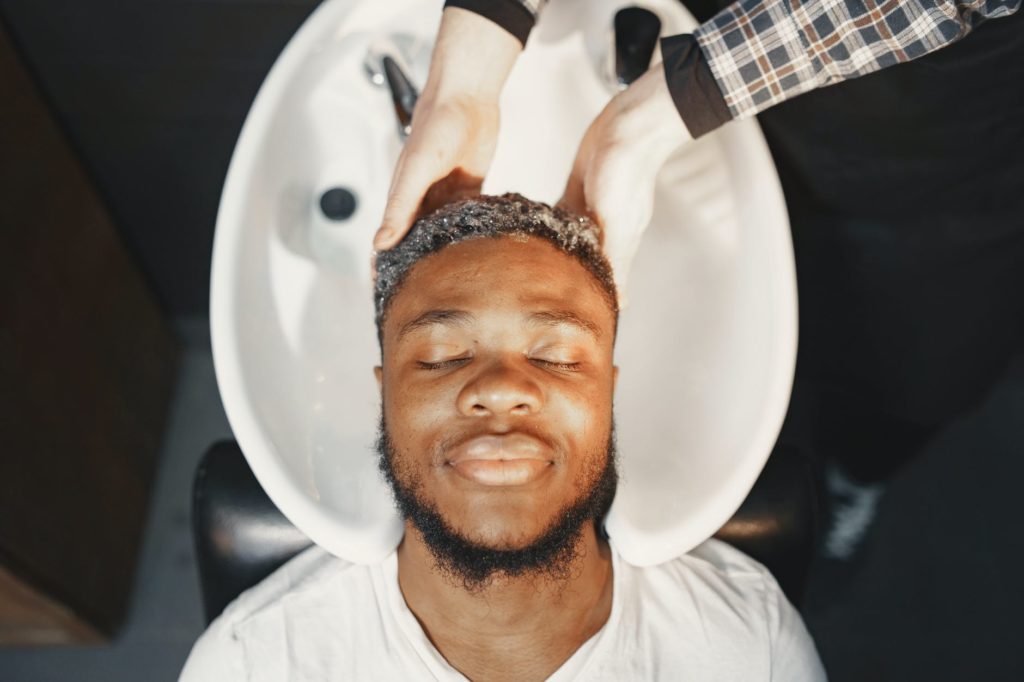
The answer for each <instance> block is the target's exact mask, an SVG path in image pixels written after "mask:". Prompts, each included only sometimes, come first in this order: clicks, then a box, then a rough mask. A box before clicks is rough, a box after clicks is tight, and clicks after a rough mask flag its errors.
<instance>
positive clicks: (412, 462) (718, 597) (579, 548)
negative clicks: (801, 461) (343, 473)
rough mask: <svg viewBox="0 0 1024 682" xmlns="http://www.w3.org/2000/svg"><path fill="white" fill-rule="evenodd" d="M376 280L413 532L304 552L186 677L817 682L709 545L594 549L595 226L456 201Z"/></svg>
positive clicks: (791, 634)
mask: <svg viewBox="0 0 1024 682" xmlns="http://www.w3.org/2000/svg"><path fill="white" fill-rule="evenodd" d="M377 275H378V276H377V281H376V293H375V295H376V299H375V303H376V306H377V324H378V334H379V338H380V342H381V366H380V367H378V368H376V369H375V372H376V375H377V379H378V382H379V384H380V388H381V398H382V409H381V411H382V416H381V428H380V437H379V440H378V451H379V455H380V464H381V470H382V472H383V474H384V476H385V477H386V479H387V480H388V481H389V483H390V485H391V488H392V490H393V493H394V496H395V499H396V502H397V504H398V507H399V509H400V510H401V512H402V514H403V516H404V518H405V519H406V532H405V536H404V538H403V540H402V542H401V544H400V545H399V547H398V549H397V550H396V552H395V553H393V554H392V555H390V556H389V557H388V558H387V559H385V560H384V561H383V562H382V563H381V564H378V565H372V566H359V565H354V564H350V563H348V562H345V561H343V560H341V559H336V558H333V557H330V556H328V555H326V554H325V553H324V552H323V551H322V550H319V549H315V548H314V549H311V550H308V551H307V552H305V553H303V554H301V555H299V556H298V557H297V558H295V559H293V560H292V561H291V562H289V563H288V564H286V565H285V566H284V567H283V568H282V569H280V570H279V571H278V572H277V573H275V574H274V575H272V576H271V577H270V578H268V579H267V580H265V581H264V582H263V583H261V584H260V585H258V586H257V587H255V588H254V589H252V590H250V591H249V592H247V593H245V594H243V595H242V596H241V597H240V598H239V599H238V600H236V602H234V603H233V604H232V605H231V606H229V607H228V609H227V610H226V611H225V612H224V614H223V615H222V616H221V617H220V618H218V619H217V620H216V621H215V622H214V623H213V624H212V625H211V627H210V629H209V630H208V631H207V633H206V634H205V635H204V636H203V637H202V639H201V640H200V641H199V642H198V643H197V644H196V647H195V649H194V650H193V653H192V655H191V657H190V659H189V662H188V663H187V664H186V668H185V671H184V672H183V675H182V680H184V681H185V682H196V681H200V680H211V681H212V680H216V682H226V681H229V680H290V681H292V682H300V681H302V680H336V679H395V680H417V679H439V680H455V679H464V678H469V679H474V680H477V679H479V680H484V679H486V680H503V679H508V680H540V679H552V680H574V679H578V680H678V679H692V680H738V681H739V680H741V681H743V682H748V681H753V680H770V679H771V680H786V681H787V682H801V681H804V680H821V679H824V671H823V670H822V667H821V663H820V661H819V659H818V656H817V653H816V651H815V649H814V645H813V643H812V642H811V639H810V637H809V635H808V634H807V631H806V629H805V628H804V625H803V623H802V621H801V620H800V617H799V615H798V614H797V613H796V611H795V610H794V609H793V607H792V606H791V605H790V604H789V602H788V601H787V600H786V598H785V596H784V595H783V594H782V592H781V590H780V589H779V587H778V585H777V584H776V582H775V580H774V579H773V578H772V576H771V575H770V574H769V573H768V572H767V571H766V570H765V569H764V568H763V567H762V566H760V565H759V564H757V563H756V562H754V561H752V560H751V559H749V558H748V557H746V556H744V555H743V554H742V553H740V552H738V551H737V550H735V549H732V548H730V547H729V546H728V545H725V544H723V543H721V542H718V541H715V540H709V541H707V542H706V543H704V544H703V545H701V546H699V547H698V548H696V549H695V550H694V551H692V552H690V553H689V554H686V555H683V556H680V557H678V558H676V559H674V560H672V561H669V562H667V563H665V564H662V565H660V566H654V567H647V568H637V567H634V566H630V565H628V564H626V563H625V562H624V561H622V560H621V559H620V558H619V557H618V555H617V553H616V551H615V538H614V537H612V538H608V537H606V536H605V535H604V533H603V531H602V528H601V519H602V517H603V516H604V513H605V512H606V510H607V508H608V505H609V504H610V502H611V499H612V496H613V494H614V490H615V484H616V469H615V458H616V455H615V446H614V443H615V441H614V435H613V434H614V428H613V419H612V395H613V390H614V385H615V378H616V374H617V368H616V367H615V366H614V365H613V364H612V351H613V346H614V340H615V332H616V324H617V319H618V305H617V298H616V291H615V285H614V283H613V280H612V276H611V270H610V267H609V265H608V262H607V261H606V260H605V258H604V256H603V255H602V252H601V249H600V245H599V242H598V238H597V232H596V230H595V228H594V226H593V224H592V223H591V222H590V221H589V220H587V219H585V218H579V217H576V216H574V215H572V214H569V213H566V212H564V211H561V210H552V209H551V208H549V207H547V206H545V205H543V204H537V203H534V202H531V201H528V200H526V199H524V198H523V197H520V196H518V195H505V196H503V197H480V198H477V199H471V200H467V201H463V202H459V203H455V204H452V205H449V206H446V207H444V208H442V209H441V210H439V211H437V212H435V213H433V214H432V215H430V216H428V217H426V218H422V219H420V220H419V221H417V223H416V224H415V226H414V227H413V228H412V230H411V231H410V233H409V234H408V236H407V237H406V238H405V239H404V240H403V241H402V243H401V244H399V245H398V246H396V247H395V248H394V249H392V250H390V251H388V252H386V253H382V254H380V256H379V258H378V261H377ZM626 371H628V368H627V370H626ZM627 456H628V455H627Z"/></svg>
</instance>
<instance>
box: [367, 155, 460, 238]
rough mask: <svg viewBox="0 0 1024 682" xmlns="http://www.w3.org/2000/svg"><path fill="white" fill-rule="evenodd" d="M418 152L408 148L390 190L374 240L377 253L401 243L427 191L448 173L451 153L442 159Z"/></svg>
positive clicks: (438, 156)
mask: <svg viewBox="0 0 1024 682" xmlns="http://www.w3.org/2000/svg"><path fill="white" fill-rule="evenodd" d="M416 152H417V150H415V149H411V148H406V150H405V152H403V154H402V157H401V158H400V159H399V161H398V168H396V170H395V175H394V179H393V180H392V182H391V189H390V190H389V191H388V200H387V205H386V206H385V207H384V217H383V218H382V219H381V226H380V229H379V230H377V234H376V235H374V238H373V248H374V249H375V250H377V251H384V250H386V249H390V248H391V247H392V246H394V245H395V244H397V243H398V242H400V241H402V238H403V237H404V236H405V233H406V232H408V231H409V228H410V227H412V223H413V221H414V220H415V218H416V214H417V212H418V211H419V208H420V206H421V205H422V203H423V199H424V197H425V196H426V194H427V190H429V189H430V187H431V185H433V184H434V183H435V182H436V181H438V180H440V179H441V177H442V176H443V175H444V174H445V173H444V167H445V165H446V162H447V161H448V159H447V158H444V157H447V156H448V154H444V155H443V157H442V156H441V155H437V154H422V153H419V154H418V153H416Z"/></svg>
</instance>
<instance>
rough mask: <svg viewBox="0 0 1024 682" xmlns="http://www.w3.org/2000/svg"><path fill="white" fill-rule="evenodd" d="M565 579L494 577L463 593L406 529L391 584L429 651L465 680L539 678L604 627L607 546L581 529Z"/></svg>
mask: <svg viewBox="0 0 1024 682" xmlns="http://www.w3.org/2000/svg"><path fill="white" fill-rule="evenodd" d="M577 549H578V550H579V551H578V552H577V559H576V560H575V563H574V565H573V566H572V570H570V571H569V572H568V575H569V577H568V578H565V579H559V580H556V579H551V578H546V577H538V576H536V575H526V576H522V577H509V576H506V575H501V574H499V575H496V576H494V577H492V578H491V579H490V580H489V581H488V582H487V583H486V584H485V585H484V586H483V587H482V588H481V589H480V590H474V591H473V592H468V591H466V589H465V588H463V587H462V586H460V585H459V584H458V583H457V582H456V581H454V580H452V579H451V578H450V577H448V576H447V575H445V574H443V573H441V572H440V571H438V570H437V569H436V568H435V562H434V558H433V556H432V555H431V554H430V551H429V549H428V548H427V546H426V544H425V543H424V542H423V538H422V536H421V535H420V534H419V532H418V531H417V530H416V529H415V528H413V527H412V526H411V525H408V524H407V527H406V533H405V538H404V539H403V540H402V544H401V545H400V546H399V548H398V582H399V586H400V587H401V589H402V595H403V596H404V598H405V601H406V603H407V604H408V605H409V609H410V610H411V611H412V612H413V614H415V616H416V618H417V620H419V622H420V625H421V626H422V627H423V629H424V630H425V631H426V633H427V636H428V637H429V638H430V641H431V642H432V643H433V644H434V646H435V647H436V648H437V649H438V651H440V652H441V654H442V655H443V656H444V657H445V659H447V661H448V662H449V663H450V664H451V665H452V666H453V667H454V668H456V669H457V670H458V671H459V672H461V673H462V674H464V675H465V676H466V677H468V678H470V679H489V680H490V679H493V680H502V679H519V680H522V679H545V678H547V677H548V676H550V675H551V674H552V673H553V672H554V671H555V670H557V669H558V668H559V667H560V666H561V665H562V664H563V663H564V662H565V661H566V660H567V659H568V658H569V657H570V656H572V654H573V653H574V652H575V651H576V650H577V649H578V648H579V647H580V645H582V644H583V643H584V642H585V641H587V639H589V638H590V637H591V636H593V635H594V634H595V633H596V632H597V631H598V630H600V629H601V627H602V626H603V625H604V623H605V622H606V621H607V620H608V616H609V614H610V613H611V603H612V564H611V550H610V549H609V547H608V544H607V543H606V542H605V541H603V540H600V539H599V538H598V537H597V533H596V532H595V530H594V527H593V524H587V527H586V528H585V529H584V532H583V534H582V536H581V537H580V540H579V545H578V547H577Z"/></svg>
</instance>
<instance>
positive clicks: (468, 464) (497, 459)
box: [445, 433, 553, 486]
mask: <svg viewBox="0 0 1024 682" xmlns="http://www.w3.org/2000/svg"><path fill="white" fill-rule="evenodd" d="M445 463H446V464H448V465H449V466H451V467H452V468H453V469H454V470H455V472H456V473H457V474H459V475H460V476H461V477H462V478H465V479H467V480H469V481H472V482H474V483H478V484H481V485H487V486H515V485H525V484H526V483H530V482H531V481H534V480H536V479H537V478H539V477H540V476H542V475H544V473H545V472H547V471H548V470H549V469H550V467H551V465H552V463H553V462H552V458H551V453H550V449H549V448H548V446H547V445H545V444H544V443H543V442H542V441H540V440H538V439H537V438H534V437H533V436H529V435H527V434H525V433H508V434H500V435H496V434H484V435H480V436H476V437H473V438H470V439H469V440H466V441H464V442H462V443H460V444H459V445H457V446H456V447H455V448H453V449H452V450H451V451H450V452H449V453H448V456H447V458H446V462H445Z"/></svg>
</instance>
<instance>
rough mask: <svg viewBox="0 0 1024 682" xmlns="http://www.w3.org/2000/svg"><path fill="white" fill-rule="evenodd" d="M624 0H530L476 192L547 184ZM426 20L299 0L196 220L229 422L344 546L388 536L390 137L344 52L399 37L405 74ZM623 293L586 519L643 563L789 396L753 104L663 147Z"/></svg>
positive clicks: (291, 512) (681, 16)
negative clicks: (203, 220) (335, 194)
mask: <svg viewBox="0 0 1024 682" xmlns="http://www.w3.org/2000/svg"><path fill="white" fill-rule="evenodd" d="M624 4H627V3H623V2H615V1H613V0H607V1H605V0H589V1H586V2H584V0H566V1H565V2H558V3H551V5H550V6H549V7H548V8H547V9H546V11H545V13H544V15H543V16H542V18H541V21H540V23H539V24H538V26H537V28H536V29H535V31H534V33H533V36H532V37H531V40H530V44H529V47H528V49H527V50H526V51H525V52H524V53H523V55H522V56H521V57H520V58H519V61H518V63H517V65H516V67H515V69H514V70H513V73H512V75H511V77H510V79H509V82H508V84H507V86H506V89H505V92H504V94H503V98H502V133H501V137H500V138H499V141H498V147H497V152H496V155H495V160H494V165H493V168H492V172H491V174H490V175H489V176H488V179H487V182H486V184H485V186H484V190H485V191H486V192H488V193H501V192H504V191H516V192H520V193H522V194H525V195H526V196H529V197H530V198H533V199H537V200H542V201H548V202H552V201H555V200H556V199H557V198H558V196H559V194H560V192H561V189H562V186H563V184H564V182H565V178H566V176H567V175H568V172H569V168H570V165H571V163H572V159H573V155H574V154H575V150H576V146H577V144H578V142H579V140H580V138H581V137H582V135H583V132H584V130H585V129H586V126H587V124H588V123H589V122H590V120H592V118H593V117H594V116H595V115H596V114H597V112H598V111H600V109H601V107H602V106H603V105H604V103H605V102H606V101H607V98H608V96H609V93H608V90H607V88H606V86H605V85H604V83H603V81H602V72H601V65H602V64H603V60H605V59H606V58H607V49H608V45H609V41H608V31H609V30H610V26H611V17H612V16H613V15H614V13H615V11H616V10H617V9H618V8H620V7H621V6H622V5H624ZM647 6H648V7H650V8H652V9H653V10H655V11H656V12H657V13H658V14H659V17H660V18H661V21H662V24H663V27H664V28H663V31H664V33H665V34H673V33H679V32H682V31H684V30H687V29H688V28H689V27H692V25H693V22H692V18H691V17H689V15H688V14H687V13H686V11H685V10H684V9H682V7H680V6H679V5H678V3H676V2H674V1H671V0H664V2H651V3H648V5H647ZM439 20H440V13H439V7H438V5H437V4H436V3H434V2H426V1H424V0H395V1H393V2H388V3H372V2H369V0H363V1H361V2H351V1H350V0H327V2H325V3H324V4H323V5H321V7H320V8H319V9H317V11H316V12H315V13H314V14H313V15H312V16H311V17H310V19H309V20H308V21H307V22H306V24H305V25H304V26H303V27H302V29H301V30H300V31H299V33H298V34H296V36H295V37H294V38H293V40H292V41H291V43H290V44H289V46H288V48H287V49H286V50H285V51H284V53H282V55H281V57H280V58H279V59H278V62H277V63H276V64H275V66H274V68H273V70H272V71H271V73H270V75H269V76H268V78H267V81H266V82H265V83H264V86H263V88H262V89H261V91H260V94H259V95H258V97H257V99H256V102H255V103H254V105H253V108H252V110H251V112H250V114H249V118H248V120H247V121H246V124H245V127H244V128H243V131H242V134H241V137H240V139H239V142H238V146H237V148H236V150H235V155H234V158H233V160H232V163H231V168H230V170H229V173H228V178H227V183H226V185H225V189H224V194H223V197H222V202H221V208H220V214H219V217H218V223H217V235H216V241H215V247H214V269H213V282H212V289H213V290H212V300H211V324H212V328H213V346H214V359H215V362H216V369H217V377H218V382H219V385H220V388H221V393H222V396H223V400H224V404H225V408H226V410H227V413H228V417H229V419H230V420H231V424H232V428H233V429H234V431H235V435H236V437H237V438H238V441H239V444H240V445H241V447H242V449H243V451H244V452H245V454H246V456H247V458H248V459H249V462H250V464H251V466H252V468H253V470H254V472H255V473H256V476H257V478H258V479H259V480H260V482H261V484H262V485H263V486H264V488H266V490H267V492H268V494H269V495H270V496H271V498H272V499H273V500H274V501H275V503H276V504H277V505H278V506H279V507H280V508H281V510H282V511H283V512H284V513H285V514H286V515H287V516H288V517H289V518H290V519H291V520H292V522H293V523H295V524H296V525H297V526H298V527H299V528H300V529H302V530H303V531H304V532H306V533H307V534H308V535H309V536H310V537H311V538H312V539H313V540H315V541H316V542H318V543H319V544H321V545H323V546H324V547H326V548H327V549H328V550H330V551H332V552H334V553H335V554H338V555H340V556H343V557H345V558H348V559H350V560H354V561H367V562H368V561H374V560H376V559H378V558H380V557H381V556H383V555H384V554H385V553H387V552H389V551H390V550H391V549H393V548H394V546H395V545H396V544H397V542H398V539H399V538H400V536H401V524H400V523H399V520H398V518H397V516H396V513H395V512H394V510H393V508H392V503H391V499H390V494H389V492H388V490H387V489H386V487H385V485H384V484H383V483H382V482H381V481H380V480H379V478H378V475H377V472H376V454H375V452H374V451H373V447H372V446H373V442H374V437H375V429H376V424H377V419H378V400H379V398H378V394H377V388H376V384H375V382H374V380H373V376H372V372H371V368H372V367H373V366H374V365H375V364H378V360H379V353H378V349H377V345H376V336H375V330H374V326H373V311H372V302H371V294H370V292H371V286H370V260H369V256H370V252H371V242H372V237H373V234H374V232H375V230H376V227H377V222H378V220H379V218H380V216H381V215H382V213H383V208H384V199H385V193H386V190H387V187H388V184H389V182H390V174H391V170H392V168H393V165H394V162H395V160H396V159H397V156H398V153H399V151H400V144H401V142H400V139H399V136H398V134H397V132H396V123H395V120H394V114H393V110H392V104H391V96H390V92H389V91H388V89H387V88H382V87H379V86H378V85H375V84H374V83H373V82H371V80H370V79H369V78H368V77H367V73H366V68H365V65H364V62H365V61H366V57H367V53H368V51H370V50H371V48H373V47H374V46H375V45H379V44H380V43H381V41H386V40H390V39H393V38H394V36H403V37H402V38H401V39H400V40H399V41H398V42H400V43H402V44H403V45H404V47H403V50H405V58H406V59H407V60H408V64H407V66H408V73H409V75H410V78H411V79H412V80H413V81H414V82H415V83H416V85H418V86H422V83H423V79H424V78H425V74H426V66H427V60H426V59H425V57H424V55H426V54H427V50H428V47H426V46H429V45H430V44H431V41H432V39H433V36H434V34H435V33H436V30H437V25H438V22H439ZM410 45H411V46H412V47H410ZM417 46H418V47H417ZM655 59H658V56H657V55H656V56H655ZM332 188H345V190H346V191H348V192H350V193H351V195H352V196H353V197H354V199H355V207H354V209H353V210H352V212H351V215H349V216H348V217H347V218H345V219H343V220H332V219H330V218H328V217H327V216H325V215H324V213H323V212H322V210H321V208H320V197H321V196H322V195H323V193H324V192H325V191H327V190H329V189H332ZM630 301H631V303H630V307H629V308H628V309H627V310H626V311H625V312H624V314H623V318H622V321H621V325H620V336H619V340H618V345H617V350H616V359H617V364H618V365H619V366H620V367H621V372H620V378H619V382H618V387H617V393H616V423H617V432H618V441H619V453H620V459H621V465H622V473H623V483H622V484H621V485H620V490H619V495H618V497H617V498H616V501H615V504H614V506H613V508H612V512H611V514H610V516H609V519H608V524H607V525H608V530H609V533H610V534H611V535H612V537H613V538H614V539H615V542H616V545H617V547H618V548H619V550H620V552H621V553H622V555H623V557H624V558H625V559H626V560H627V561H631V562H633V563H637V564H646V563H655V562H658V561H662V560H666V559H668V558H671V557H673V556H676V555H678V554H679V553H680V552H682V551H686V550H687V549H689V548H691V547H692V546H694V545H696V544H697V543H699V542H700V541H702V540H703V539H705V538H706V537H708V536H709V535H711V534H712V533H713V532H714V531H715V530H717V528H718V527H719V526H720V525H721V524H722V523H724V522H725V521H726V520H727V519H728V517H729V516H730V515H731V514H732V512H733V511H734V510H735V508H736V507H737V506H738V505H739V504H740V502H741V501H742V499H743V497H744V496H745V495H746V493H747V492H748V490H749V488H750V486H751V485H752V484H753V482H754V480H755V479H756V477H757V474H758V473H759V471H760V469H761V468H762V466H763V464H764V461H765V459H766V457H767V456H768V453H769V451H770V449H771V447H772V445H773V443H774V440H775V437H776V435H777V433H778V429H779V426H780V424H781V420H782V417H783V414H784V411H785V408H786V404H787V401H788V396H789V388H790V381H791V377H792V370H793V360H794V356H795V342H796V321H795V320H796V315H795V312H796V308H795V305H796V294H795V283H794V276H793V265H792V257H791V252H790V244H789V233H788V223H787V220H786V213H785V207H784V205H783V202H782V197H781V192H780V190H779V187H778V182H777V178H776V176H775V172H774V168H773V166H772V164H771V161H770V157H769V155H768V152H767V149H766V147H765V145H764V142H763V140H762V138H761V136H760V131H759V130H758V128H757V126H756V123H754V122H752V121H746V122H739V123H734V124H731V125H729V126H726V127H725V128H724V129H722V130H720V131H718V132H716V133H714V134H712V135H709V136H706V137H705V138H702V139H701V140H700V141H698V142H697V143H695V144H692V145H689V146H688V147H686V148H685V149H684V150H681V151H680V152H679V153H677V154H676V155H674V156H673V157H672V158H671V159H670V160H669V162H668V163H667V164H666V166H665V168H664V170H663V171H662V173H661V176H660V178H659V187H658V195H657V198H656V205H655V211H654V218H653V220H652V223H651V226H650V228H649V230H648V233H647V234H646V236H645V238H644V242H643V244H642V246H641V249H640V252H639V253H638V254H637V260H636V262H635V264H634V266H633V268H632V270H631V279H630Z"/></svg>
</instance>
